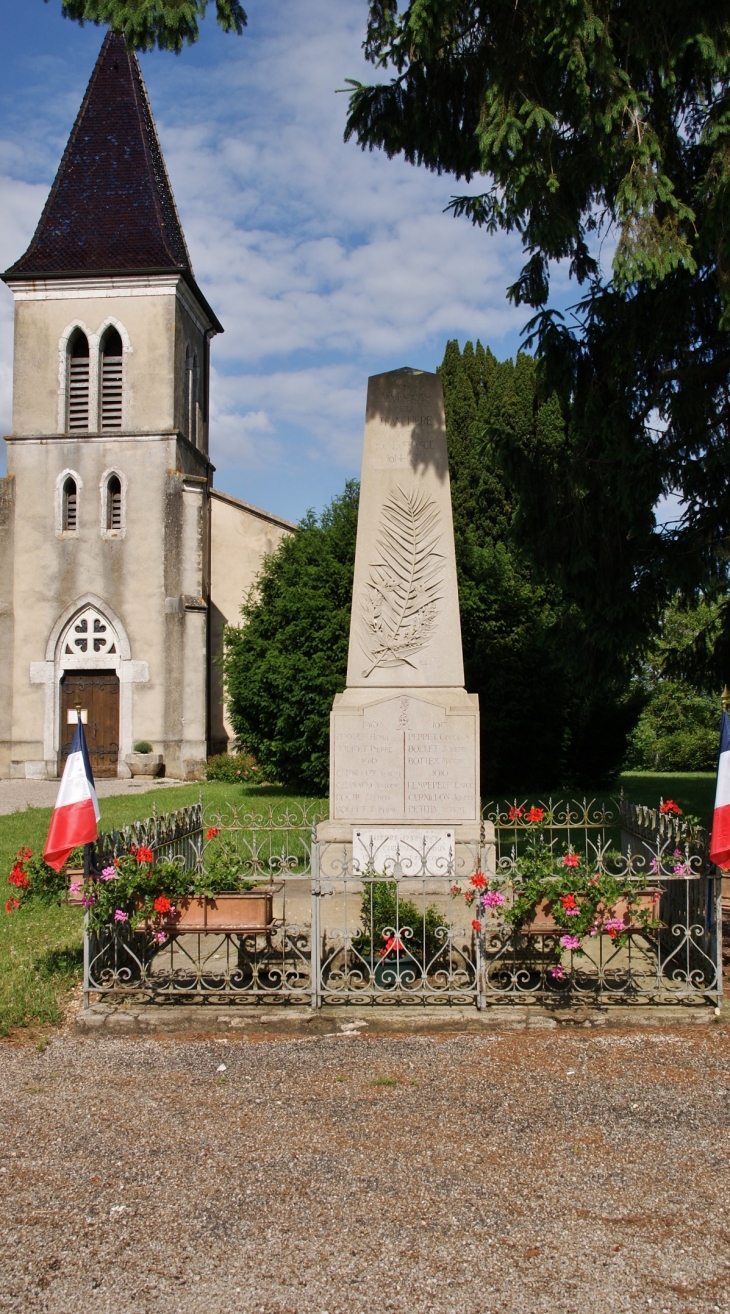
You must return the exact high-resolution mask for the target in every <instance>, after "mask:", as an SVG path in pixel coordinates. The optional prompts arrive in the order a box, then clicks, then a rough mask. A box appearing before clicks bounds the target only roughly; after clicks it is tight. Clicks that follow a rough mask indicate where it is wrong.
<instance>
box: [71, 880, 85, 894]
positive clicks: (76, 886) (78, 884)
mask: <svg viewBox="0 0 730 1314" xmlns="http://www.w3.org/2000/svg"><path fill="white" fill-rule="evenodd" d="M82 885H83V881H74V883H73V885H69V887H68V889H69V894H78V892H79V890H80V889H81V886H82Z"/></svg>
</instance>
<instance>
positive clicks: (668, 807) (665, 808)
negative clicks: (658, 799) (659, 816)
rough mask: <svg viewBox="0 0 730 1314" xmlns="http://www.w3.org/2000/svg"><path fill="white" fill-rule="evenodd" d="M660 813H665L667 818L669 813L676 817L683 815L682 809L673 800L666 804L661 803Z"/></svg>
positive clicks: (668, 800) (670, 799) (667, 800)
mask: <svg viewBox="0 0 730 1314" xmlns="http://www.w3.org/2000/svg"><path fill="white" fill-rule="evenodd" d="M659 811H660V812H663V813H664V814H665V816H666V814H667V813H668V812H671V813H673V814H674V816H675V817H681V815H682V809H681V808H680V807H678V806H677V804H676V803H675V802H674V799H673V798H668V799H666V800H665V802H664V803H660V804H659Z"/></svg>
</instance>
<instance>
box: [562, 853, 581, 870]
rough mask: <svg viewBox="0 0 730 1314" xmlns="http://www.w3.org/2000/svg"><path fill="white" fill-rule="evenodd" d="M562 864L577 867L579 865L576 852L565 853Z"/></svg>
mask: <svg viewBox="0 0 730 1314" xmlns="http://www.w3.org/2000/svg"><path fill="white" fill-rule="evenodd" d="M563 866H564V867H579V866H580V858H579V857H578V854H577V853H566V855H565V857H564V858H563Z"/></svg>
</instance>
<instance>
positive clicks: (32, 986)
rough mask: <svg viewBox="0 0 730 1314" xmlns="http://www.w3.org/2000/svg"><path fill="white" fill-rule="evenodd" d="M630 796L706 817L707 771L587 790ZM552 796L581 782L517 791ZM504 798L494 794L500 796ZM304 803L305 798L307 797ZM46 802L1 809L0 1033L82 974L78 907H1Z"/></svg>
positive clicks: (118, 821) (276, 797)
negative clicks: (17, 857)
mask: <svg viewBox="0 0 730 1314" xmlns="http://www.w3.org/2000/svg"><path fill="white" fill-rule="evenodd" d="M622 787H623V790H624V793H625V795H626V797H627V798H629V799H630V800H631V801H632V802H635V803H646V804H648V805H649V806H652V807H657V806H658V804H659V800H660V799H661V798H665V799H666V798H672V799H674V801H675V802H676V803H678V804H679V806H680V807H681V808H682V809H683V811H685V812H690V813H692V814H694V815H695V816H699V817H700V818H701V820H702V822H703V824H704V825H709V823H710V821H711V817H712V804H713V799H714V793H715V777H714V774H712V773H695V774H689V773H688V774H678V775H669V774H665V773H660V772H656V773H651V774H650V773H638V772H636V773H635V772H628V773H626V774H625V775H623V776H621V778H620V780H619V781H618V782H617V784H616V788H615V789H614V790H607V791H602V792H600V793H598V794H596V793H594V792H589V793H588V795H587V797H588V798H589V799H595V800H596V802H597V803H598V804H599V805H600V804H601V803H602V802H605V803H606V804H610V801H611V800H612V799H615V798H617V797H618V795H619V793H620V791H621V788H622ZM200 788H201V787H200V786H199V785H180V786H179V787H174V788H169V789H168V788H160V789H159V790H154V791H152V792H150V793H148V794H141V795H128V794H125V795H120V796H118V797H116V798H106V799H102V800H101V802H100V807H101V827H102V829H103V830H114V829H115V828H117V827H119V826H122V825H125V824H127V823H129V822H131V821H140V820H143V819H144V818H145V817H148V816H150V815H151V812H152V807H153V803H154V804H156V806H157V810H158V812H171V811H174V810H175V809H177V808H181V807H185V806H187V805H188V804H190V803H196V802H197V801H198V797H199V792H200ZM202 792H203V803H204V806H205V808H206V811H208V809H211V810H217V809H219V808H226V807H229V806H230V805H233V806H234V807H235V808H237V810H238V814H239V822H240V821H241V820H243V817H244V815H245V814H246V813H249V812H255V813H258V814H264V815H265V814H266V813H267V812H268V808H269V805H270V804H271V805H274V806H275V807H276V810H277V811H279V810H280V809H281V808H282V807H285V806H286V805H298V804H301V803H302V802H304V801H305V800H304V799H303V798H302V797H301V796H298V795H292V794H288V793H287V792H286V791H285V790H284V789H282V788H280V787H278V786H273V785H268V786H262V785H258V786H245V785H244V786H240V785H227V784H221V783H218V782H210V783H208V784H205V785H203V786H202ZM550 796H552V798H553V800H557V799H563V800H568V799H578V800H581V799H582V798H583V791H582V790H578V789H575V790H560V789H553V790H550V789H547V790H540V791H535V792H532V791H531V792H530V793H529V795H526V796H522V795H520V796H519V801H520V802H523V801H525V800H526V801H527V803H528V805H529V804H531V803H537V802H539V801H541V800H542V801H543V802H544V801H545V800H546V799H547V798H549V797H550ZM504 801H505V800H501V799H500V802H501V803H503V802H504ZM308 802H310V804H311V803H312V800H308ZM317 811H318V812H319V814H320V815H326V803H325V802H324V801H320V802H319V803H318V805H317ZM50 817H51V809H50V808H31V809H28V811H26V812H16V813H13V814H11V815H10V816H7V817H0V892H2V890H3V889H5V891H6V893H5V894H4V895H3V897H2V899H1V900H0V1035H7V1033H8V1031H9V1030H10V1029H11V1028H12V1027H16V1026H28V1025H33V1026H38V1027H41V1028H43V1027H47V1026H52V1025H54V1024H55V1023H57V1022H58V1021H59V1020H60V1017H61V1012H62V1009H63V1005H64V1002H65V1001H66V999H67V998H68V995H69V992H70V991H71V990H72V989H73V986H74V984H75V983H76V982H77V981H78V980H79V978H80V976H81V968H82V957H81V944H82V916H81V913H80V911H79V910H78V909H75V908H67V907H65V906H64V907H58V906H56V905H53V906H51V907H42V906H39V905H38V904H34V903H31V904H29V905H28V906H27V907H26V908H23V909H21V910H20V911H16V912H15V913H13V914H11V915H7V914H5V912H4V911H3V909H4V904H5V898H6V897H7V894H8V893H10V887H8V886H6V885H5V877H6V875H7V874H8V873H9V871H10V868H11V866H12V862H13V858H14V857H15V853H16V851H17V850H18V849H19V848H20V847H21V846H22V847H28V848H31V849H33V850H36V851H37V850H38V849H40V848H42V847H43V842H44V840H45V837H46V833H47V831H48V823H49V821H50Z"/></svg>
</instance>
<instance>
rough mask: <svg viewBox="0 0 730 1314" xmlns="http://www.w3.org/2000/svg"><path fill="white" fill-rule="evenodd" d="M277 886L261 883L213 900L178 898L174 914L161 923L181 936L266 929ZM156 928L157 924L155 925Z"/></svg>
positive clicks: (272, 911)
mask: <svg viewBox="0 0 730 1314" xmlns="http://www.w3.org/2000/svg"><path fill="white" fill-rule="evenodd" d="M281 888H282V887H281V885H265V886H261V887H260V888H259V889H257V890H247V891H246V893H245V894H217V895H216V897H215V898H214V899H203V898H200V899H180V900H179V901H178V903H177V904H176V907H177V912H178V916H176V917H175V918H174V920H172V921H169V922H168V921H165V922H162V924H161V927H162V929H163V930H165V931H168V932H170V931H177V932H179V933H180V934H181V935H186V934H188V933H189V932H192V933H193V934H195V933H200V932H203V933H205V932H206V931H230V932H236V933H237V932H239V931H251V932H253V931H266V930H268V929H269V928H270V927H271V925H272V923H273V921H274V895H275V894H276V893H278V891H279V890H280V889H281ZM155 929H159V924H157V923H156V924H155Z"/></svg>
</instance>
